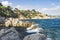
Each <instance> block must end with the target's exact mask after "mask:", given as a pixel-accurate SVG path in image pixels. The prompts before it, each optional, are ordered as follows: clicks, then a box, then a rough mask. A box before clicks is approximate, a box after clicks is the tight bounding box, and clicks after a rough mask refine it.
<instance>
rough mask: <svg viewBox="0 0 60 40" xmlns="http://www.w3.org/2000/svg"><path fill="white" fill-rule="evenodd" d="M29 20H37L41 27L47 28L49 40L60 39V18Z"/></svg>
mask: <svg viewBox="0 0 60 40" xmlns="http://www.w3.org/2000/svg"><path fill="white" fill-rule="evenodd" d="M27 21H30V22H35V23H36V24H39V27H42V28H43V29H45V31H47V38H48V39H49V40H60V19H36V20H27Z"/></svg>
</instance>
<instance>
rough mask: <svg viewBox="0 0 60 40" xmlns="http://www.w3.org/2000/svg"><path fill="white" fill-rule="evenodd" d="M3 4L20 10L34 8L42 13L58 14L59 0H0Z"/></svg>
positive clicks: (59, 8)
mask: <svg viewBox="0 0 60 40" xmlns="http://www.w3.org/2000/svg"><path fill="white" fill-rule="evenodd" d="M0 2H1V3H2V4H3V5H4V6H8V5H9V6H11V7H13V8H18V9H20V10H32V9H35V10H36V11H39V12H41V13H43V14H48V15H60V0H0Z"/></svg>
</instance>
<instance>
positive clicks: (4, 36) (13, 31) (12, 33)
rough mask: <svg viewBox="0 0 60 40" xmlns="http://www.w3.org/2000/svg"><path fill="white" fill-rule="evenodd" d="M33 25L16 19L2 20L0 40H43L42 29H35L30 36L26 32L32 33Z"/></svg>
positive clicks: (33, 23)
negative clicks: (30, 31)
mask: <svg viewBox="0 0 60 40" xmlns="http://www.w3.org/2000/svg"><path fill="white" fill-rule="evenodd" d="M35 24H36V23H35V22H29V21H22V20H19V19H17V18H7V19H5V18H4V19H3V20H2V21H0V28H1V29H0V40H45V39H46V34H45V32H44V30H43V29H42V28H40V29H37V30H36V31H35V33H33V32H32V34H29V33H28V32H27V31H29V30H33V31H34V30H35V29H36V28H35V26H33V25H35ZM27 28H29V30H27ZM42 30H43V31H42ZM37 31H39V32H37ZM42 32H43V33H42Z"/></svg>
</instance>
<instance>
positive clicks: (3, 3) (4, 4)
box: [1, 1, 12, 6]
mask: <svg viewBox="0 0 60 40" xmlns="http://www.w3.org/2000/svg"><path fill="white" fill-rule="evenodd" d="M1 3H2V5H3V6H12V3H11V2H9V1H2V2H1Z"/></svg>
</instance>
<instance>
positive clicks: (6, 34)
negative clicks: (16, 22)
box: [0, 28, 21, 40]
mask: <svg viewBox="0 0 60 40" xmlns="http://www.w3.org/2000/svg"><path fill="white" fill-rule="evenodd" d="M0 40H21V38H20V36H19V33H18V32H17V31H16V30H15V28H10V29H4V30H1V31H0Z"/></svg>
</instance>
